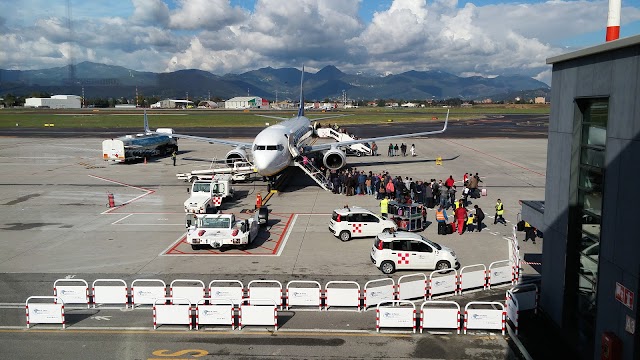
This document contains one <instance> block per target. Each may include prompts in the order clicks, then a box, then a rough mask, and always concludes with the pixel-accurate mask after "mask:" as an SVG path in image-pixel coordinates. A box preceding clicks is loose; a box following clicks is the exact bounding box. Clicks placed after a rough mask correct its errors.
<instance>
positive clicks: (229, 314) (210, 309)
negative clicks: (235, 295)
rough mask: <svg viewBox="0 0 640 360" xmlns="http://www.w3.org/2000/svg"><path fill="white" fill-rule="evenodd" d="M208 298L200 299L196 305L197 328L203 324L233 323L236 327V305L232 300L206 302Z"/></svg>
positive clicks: (232, 327) (227, 324)
mask: <svg viewBox="0 0 640 360" xmlns="http://www.w3.org/2000/svg"><path fill="white" fill-rule="evenodd" d="M205 301H207V300H206V299H202V300H200V301H199V302H198V303H197V305H196V330H199V329H200V326H202V325H226V326H229V325H231V330H233V329H234V328H235V316H234V307H235V304H234V303H233V302H232V301H231V300H215V301H211V303H210V304H205Z"/></svg>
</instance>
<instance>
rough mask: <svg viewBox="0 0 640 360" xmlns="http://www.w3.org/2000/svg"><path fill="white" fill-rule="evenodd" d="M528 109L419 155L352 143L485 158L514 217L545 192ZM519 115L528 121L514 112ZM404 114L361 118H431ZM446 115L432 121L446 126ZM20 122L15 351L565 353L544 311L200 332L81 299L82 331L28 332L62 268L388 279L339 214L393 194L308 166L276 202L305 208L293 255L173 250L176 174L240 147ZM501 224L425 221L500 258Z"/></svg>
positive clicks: (0, 266) (472, 163)
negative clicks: (517, 132) (113, 145)
mask: <svg viewBox="0 0 640 360" xmlns="http://www.w3.org/2000/svg"><path fill="white" fill-rule="evenodd" d="M523 121H525V122H526V121H529V126H530V127H531V129H532V130H531V131H528V132H527V131H522V132H523V133H524V134H523V135H522V136H523V137H522V138H521V139H519V140H512V139H508V136H505V135H503V136H499V137H504V138H505V140H503V141H494V140H493V139H482V138H483V137H487V138H493V137H494V135H495V134H497V133H500V131H499V130H500V129H501V128H504V127H506V126H507V125H508V124H506V125H505V124H503V125H501V126H495V127H491V128H490V129H488V128H489V127H482V126H478V125H472V122H471V123H469V124H467V125H464V126H463V125H458V126H459V127H460V129H459V130H460V131H467V134H475V133H478V134H480V135H479V138H478V139H476V138H475V136H473V138H461V139H455V137H449V131H453V130H454V129H455V128H456V127H455V126H453V125H454V124H453V123H452V124H450V129H451V130H448V131H447V137H433V138H431V139H414V140H415V142H416V145H417V149H418V156H417V157H416V158H411V157H393V158H392V157H387V156H379V157H377V158H370V157H364V158H355V157H349V162H350V164H351V165H352V166H358V168H359V169H362V170H365V171H368V170H372V171H374V172H378V171H381V170H388V171H390V172H391V173H392V174H397V175H401V176H403V177H404V176H416V178H433V177H435V178H446V177H447V176H448V175H449V174H454V176H456V174H459V176H461V174H463V173H464V172H465V171H467V170H472V169H480V171H482V175H483V177H484V179H485V180H484V181H485V187H487V188H488V189H489V192H490V194H491V195H490V197H486V198H485V197H483V198H480V199H477V200H474V203H476V204H479V205H481V206H482V207H483V208H484V209H485V212H487V213H488V215H489V213H490V211H489V210H488V209H491V207H492V205H493V202H494V200H495V196H500V197H501V198H502V199H503V202H504V203H505V204H506V206H507V213H506V215H505V217H506V218H507V219H508V220H510V221H511V223H513V222H514V221H515V220H516V213H517V207H518V200H519V199H540V198H542V197H543V196H544V172H545V166H546V150H545V149H546V147H545V144H546V140H545V139H546V135H544V136H542V135H540V134H538V132H544V133H546V126H544V125H540V126H534V125H532V120H531V118H530V119H529V120H523ZM509 124H511V125H509V126H514V127H516V126H519V125H516V124H517V122H514V121H511V122H510V123H509ZM393 125H398V126H400V127H395V126H394V127H391V126H389V127H387V126H386V125H385V126H379V128H378V127H376V128H372V127H363V128H361V129H358V130H356V129H355V128H354V129H353V130H351V129H349V131H350V132H353V133H356V134H357V135H358V136H360V137H368V136H380V133H381V132H383V131H394V133H401V132H403V131H406V130H409V131H408V132H411V131H417V130H416V127H415V124H414V125H413V126H412V125H404V124H393ZM402 126H404V128H403V127H402ZM433 127H434V126H433V124H430V129H433ZM435 127H436V128H437V125H436V126H435ZM403 129H404V130H403ZM517 129H526V128H525V127H523V128H517ZM541 129H544V131H540V130H541ZM10 130H15V129H1V131H0V136H5V137H4V138H0V164H2V166H3V168H5V169H7V170H6V171H5V172H4V174H3V176H2V178H1V179H0V203H1V204H2V206H0V215H1V216H0V218H2V219H3V220H2V221H1V223H2V224H1V226H0V227H1V228H2V229H3V231H2V232H1V233H0V289H3V290H2V291H0V343H1V344H2V346H0V356H1V357H2V358H7V359H44V358H47V359H86V358H95V359H169V358H172V359H177V358H189V359H192V358H193V359H195V358H198V356H200V355H202V357H201V358H239V359H245V358H247V359H248V358H283V357H287V358H291V359H341V358H346V357H348V358H355V359H377V358H399V359H401V358H425V359H478V358H481V359H520V358H524V357H523V356H522V355H521V354H520V352H519V350H518V345H517V343H518V342H522V343H526V342H527V341H529V342H528V345H529V346H530V347H531V351H532V354H533V353H535V354H536V356H535V357H534V358H535V359H546V358H552V357H550V356H551V355H550V354H549V352H547V350H548V348H549V347H548V346H539V344H541V343H542V344H545V345H546V344H551V342H552V341H554V340H556V339H553V338H542V339H538V338H537V337H534V336H527V333H528V332H529V333H530V334H533V335H537V336H539V335H545V334H549V332H546V331H544V325H542V326H539V327H533V325H532V326H531V327H528V326H527V323H526V322H521V324H520V331H521V334H522V335H521V336H520V337H518V338H517V339H515V340H514V338H511V337H509V336H502V335H500V334H499V332H498V333H496V332H482V331H480V332H474V333H473V334H470V335H466V336H463V335H456V334H455V333H454V334H451V333H450V332H447V333H445V334H441V335H438V334H423V335H419V334H416V335H413V334H411V332H410V331H406V330H400V331H399V332H390V331H382V332H381V333H376V332H375V330H374V329H375V311H372V310H369V311H368V312H362V313H357V312H349V311H345V312H342V311H337V312H331V311H330V312H325V311H322V312H319V311H289V312H287V311H283V312H282V314H281V320H279V322H280V323H281V324H280V325H281V328H280V329H278V331H277V332H276V331H274V330H273V328H271V329H269V328H268V327H267V328H265V327H258V328H247V329H243V330H241V331H239V330H234V331H229V330H226V329H225V330H212V331H205V330H200V331H195V330H193V331H188V330H186V328H185V327H181V326H161V327H160V328H159V329H158V330H155V331H154V330H152V317H151V311H150V310H149V309H146V310H144V309H136V310H130V311H121V310H108V309H98V310H93V309H89V310H87V309H81V308H77V307H76V308H73V307H69V309H68V310H67V311H68V314H69V317H68V321H69V322H68V327H67V329H66V330H64V331H62V330H59V329H60V326H56V325H46V324H40V325H36V326H35V327H33V328H31V329H29V330H26V329H25V312H24V301H25V300H26V298H27V297H28V296H32V295H51V289H52V285H53V282H54V281H55V280H56V279H64V278H69V279H73V278H75V279H86V280H87V281H89V283H91V281H92V280H95V279H97V278H120V279H125V280H126V282H127V283H128V284H130V283H131V281H132V280H133V279H136V278H141V277H142V278H161V279H164V280H165V281H166V282H167V284H168V283H169V282H170V281H171V280H173V279H178V278H182V279H202V280H205V281H207V280H211V279H215V278H224V279H240V280H241V281H243V282H244V284H245V285H246V284H247V283H248V282H249V281H251V280H256V279H261V280H263V279H277V280H279V281H282V282H283V283H284V282H285V281H288V280H293V279H296V280H299V279H304V280H316V281H320V282H321V283H323V284H324V283H325V282H327V281H331V280H351V281H357V282H360V283H364V282H365V281H368V280H373V279H379V278H380V277H381V273H380V272H379V270H378V269H376V268H375V267H373V266H372V264H371V262H370V261H369V259H368V253H369V251H370V248H371V239H364V240H362V241H351V242H348V243H341V242H340V241H339V240H337V239H335V238H333V237H332V236H331V235H330V234H328V232H327V229H326V216H327V214H330V212H331V210H332V209H334V208H335V207H336V206H339V207H341V206H342V205H343V203H345V202H348V203H349V204H352V205H360V206H364V207H368V208H371V209H376V207H377V206H378V202H377V201H375V199H373V198H371V197H367V196H354V197H351V198H347V197H344V196H342V195H333V194H328V193H326V192H324V191H322V190H321V189H319V188H318V187H317V186H316V185H314V184H312V183H309V182H308V181H307V182H305V181H300V179H295V180H296V181H292V182H291V184H290V187H288V188H287V189H284V190H283V191H281V192H280V193H279V194H278V195H277V196H274V197H273V198H272V199H271V200H270V201H269V203H268V204H267V205H268V206H269V207H270V208H271V210H272V211H273V212H276V213H279V214H282V215H283V216H286V215H287V214H293V213H296V214H297V215H296V217H292V219H295V221H292V223H291V231H290V235H291V236H290V237H289V238H288V242H287V243H286V247H285V251H284V252H283V254H282V256H278V257H270V258H269V257H259V258H256V257H203V256H197V255H196V256H192V255H190V254H186V256H165V254H164V252H165V251H166V249H167V248H168V247H170V246H171V245H172V244H173V243H174V241H175V240H176V239H179V238H180V236H182V234H183V233H184V226H183V225H182V224H183V221H184V220H183V219H184V213H183V210H182V201H184V199H186V196H187V194H186V192H185V188H186V185H185V184H184V183H182V182H181V181H178V180H177V179H175V173H177V172H185V171H189V170H192V169H194V168H195V167H198V166H208V165H209V161H210V160H211V157H212V156H222V155H224V153H225V152H226V151H227V150H228V147H225V146H219V145H211V144H204V143H199V142H190V141H183V142H182V143H181V153H180V155H179V159H178V166H176V167H173V166H171V165H170V164H171V160H170V159H164V158H157V159H150V160H149V163H148V164H142V163H137V164H131V165H116V164H106V163H104V162H103V161H102V160H101V159H99V157H100V153H101V151H100V145H99V144H100V141H101V138H104V137H108V136H109V134H104V133H103V132H102V130H97V129H96V130H93V131H94V133H93V135H92V136H89V135H88V134H86V133H85V132H84V129H83V131H82V132H74V130H69V129H33V130H32V132H28V131H27V132H24V133H20V135H18V136H16V135H15V133H14V134H13V135H11V134H12V133H11V131H10ZM27 130H28V129H27ZM51 130H53V131H51ZM193 130H194V132H192V133H194V134H199V135H203V136H213V135H207V134H206V133H204V132H202V130H203V129H193ZM20 131H24V129H20ZM212 131H223V132H225V131H228V134H229V135H228V136H229V137H233V138H245V137H249V136H251V135H250V133H251V131H253V130H251V129H247V128H234V129H222V130H221V129H218V130H216V129H212ZM255 131H256V132H257V131H259V129H255ZM418 131H421V130H418ZM181 132H185V133H191V132H188V131H186V130H185V131H182V130H181ZM503 133H504V132H503ZM507 133H508V132H507ZM367 134H371V135H367ZM118 135H122V133H119V134H118ZM468 136H471V135H468ZM527 136H529V137H531V138H529V139H527ZM452 138H453V139H452ZM61 139H62V140H61ZM399 140H402V139H399ZM414 140H409V141H414ZM382 148H383V150H384V147H382ZM383 152H384V151H383ZM436 156H442V158H443V159H444V165H443V166H437V165H435V162H434V159H435V157H436ZM456 177H458V176H456ZM238 190H239V192H240V193H241V194H242V195H240V196H239V199H236V201H234V202H233V203H232V204H229V206H230V207H229V208H228V211H238V210H240V209H245V208H252V206H253V200H254V197H255V194H256V192H257V191H264V190H265V189H264V184H263V183H261V182H255V183H248V184H239V185H238ZM105 192H112V193H114V194H115V197H116V201H117V202H118V205H120V204H122V203H123V202H125V201H126V202H129V201H131V202H130V203H128V205H126V206H123V207H122V208H118V209H116V211H114V212H113V213H105V210H106V209H105V202H106V196H105ZM145 193H146V194H147V195H144V194H145ZM141 194H143V195H144V197H141ZM234 209H235V210H234ZM317 216H320V217H317ZM429 216H430V217H432V216H433V214H429ZM486 223H487V229H486V230H487V231H483V232H482V234H465V235H463V236H458V235H455V234H454V235H450V236H444V237H438V235H435V229H434V227H429V228H427V229H426V230H425V231H424V235H425V236H427V237H430V238H432V239H433V240H435V241H437V242H440V243H442V244H444V245H447V246H450V247H452V248H455V250H456V253H457V254H458V257H459V258H460V259H461V261H462V262H463V263H465V264H474V263H486V264H488V263H489V262H491V261H496V260H502V259H504V257H505V256H506V246H505V245H504V238H503V237H504V236H509V235H510V230H509V227H504V228H503V227H495V226H494V225H492V224H491V223H490V219H488V220H486ZM542 243H543V241H539V242H538V244H539V245H538V246H534V245H532V244H530V243H526V244H521V251H522V252H523V253H524V254H525V255H524V256H525V259H527V258H528V259H531V258H535V256H539V253H540V252H541V246H542ZM539 270H540V268H539V267H537V268H536V266H535V265H531V266H529V265H527V266H526V272H527V273H530V274H535V273H536V272H537V271H539ZM410 273H413V272H406V271H405V272H400V273H398V274H394V276H393V278H394V279H397V278H398V277H400V276H402V275H407V274H410ZM507 288H508V287H507ZM505 290H506V288H504V287H500V288H495V289H492V290H491V291H479V292H474V293H470V294H468V295H463V296H456V297H454V298H451V299H452V300H455V301H457V302H459V303H460V304H461V305H462V306H464V304H466V303H467V302H468V301H472V300H473V301H477V300H480V301H502V300H503V299H504V291H505ZM531 324H533V322H531ZM541 329H542V330H541ZM532 330H533V332H531V331H532ZM205 353H206V354H207V355H206V356H205V355H204V354H205Z"/></svg>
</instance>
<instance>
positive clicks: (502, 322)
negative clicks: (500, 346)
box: [464, 301, 507, 335]
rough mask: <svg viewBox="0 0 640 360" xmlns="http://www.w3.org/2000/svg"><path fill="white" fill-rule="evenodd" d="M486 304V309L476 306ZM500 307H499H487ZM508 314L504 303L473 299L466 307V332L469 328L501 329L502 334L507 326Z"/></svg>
mask: <svg viewBox="0 0 640 360" xmlns="http://www.w3.org/2000/svg"><path fill="white" fill-rule="evenodd" d="M476 306H484V307H485V308H484V309H480V308H476ZM487 307H499V309H493V308H487ZM506 317H507V314H506V312H505V311H504V305H502V304H501V303H499V302H495V301H493V302H491V301H471V302H469V303H467V305H466V306H465V307H464V333H465V334H466V333H467V330H501V331H502V335H504V331H505V328H506V322H507V320H506Z"/></svg>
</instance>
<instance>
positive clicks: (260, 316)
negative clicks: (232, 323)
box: [238, 298, 278, 331]
mask: <svg viewBox="0 0 640 360" xmlns="http://www.w3.org/2000/svg"><path fill="white" fill-rule="evenodd" d="M250 300H251V301H250V303H249V304H243V305H240V311H239V313H238V325H239V329H240V330H242V327H243V326H247V325H263V326H272V325H273V326H274V330H275V331H277V330H278V304H277V303H276V302H275V301H274V300H273V299H259V298H254V299H250Z"/></svg>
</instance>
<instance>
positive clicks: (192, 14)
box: [0, 0, 640, 83]
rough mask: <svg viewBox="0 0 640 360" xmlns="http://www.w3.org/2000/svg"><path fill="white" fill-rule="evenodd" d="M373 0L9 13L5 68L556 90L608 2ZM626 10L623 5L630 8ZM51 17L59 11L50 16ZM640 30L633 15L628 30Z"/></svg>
mask: <svg viewBox="0 0 640 360" xmlns="http://www.w3.org/2000/svg"><path fill="white" fill-rule="evenodd" d="M362 1H364V0H296V1H286V2H285V1H281V0H258V1H257V2H256V3H255V8H254V9H244V8H240V7H237V6H236V7H234V6H232V5H231V4H230V2H229V1H228V0H188V1H187V0H175V1H172V2H169V1H168V0H131V3H123V4H119V5H118V6H114V5H113V3H112V2H108V1H106V0H94V1H91V2H72V4H73V5H74V6H73V8H72V12H73V13H72V14H73V27H72V29H73V32H72V33H70V32H69V29H68V24H67V21H66V9H65V6H64V4H61V3H58V2H54V3H53V4H52V5H47V4H49V2H46V1H44V0H25V1H22V2H19V4H18V3H7V4H6V6H7V8H6V10H7V11H6V12H5V14H9V13H10V14H15V16H11V17H9V16H6V15H3V16H2V17H0V29H1V31H0V41H1V43H2V44H3V46H2V47H0V68H11V69H16V68H21V69H37V68H43V67H53V66H64V65H67V64H68V63H69V62H71V61H74V62H80V61H84V60H91V61H96V62H103V63H107V64H114V65H121V66H125V67H129V68H132V69H135V70H146V71H173V70H177V69H184V68H198V69H202V70H207V71H211V72H213V73H216V74H224V73H229V72H233V73H239V72H244V71H248V70H252V69H257V68H260V67H265V66H272V67H292V66H295V67H298V66H300V64H302V63H304V64H305V66H307V67H308V68H317V69H319V68H322V67H324V66H326V65H335V66H337V67H338V68H340V69H341V70H343V71H346V72H353V73H355V72H357V71H365V72H367V73H385V72H389V71H390V72H393V73H400V72H403V71H407V70H412V69H415V70H442V71H447V72H451V73H454V74H468V75H470V74H475V75H483V76H495V75H508V74H523V75H528V76H532V77H535V78H537V79H539V80H542V81H545V82H547V83H548V81H550V72H549V71H550V66H549V65H546V62H545V61H546V59H547V58H549V57H551V56H555V55H558V54H561V53H566V52H567V51H569V50H571V48H569V49H568V48H567V47H566V46H567V41H571V40H572V39H576V38H579V37H581V36H582V37H586V35H585V34H593V33H594V32H598V31H601V32H602V37H601V40H600V39H598V41H597V42H595V43H599V42H601V41H602V42H603V41H604V28H605V26H606V15H607V1H604V0H593V1H587V0H576V1H547V2H534V3H530V4H527V3H524V2H523V1H520V2H519V3H515V2H505V3H501V4H498V3H496V4H492V5H483V6H479V5H474V4H473V3H471V2H464V3H463V2H459V1H457V0H434V1H432V0H429V1H427V0H395V1H393V2H392V3H391V5H390V6H389V7H388V9H379V10H378V11H377V12H376V13H374V15H373V18H372V21H371V22H370V23H364V22H363V21H362V20H361V19H360V18H359V17H358V13H359V10H360V7H361V6H363V4H364V3H363V2H362ZM624 5H625V4H623V6H624ZM47 6H49V7H47ZM633 21H636V22H637V21H640V8H638V6H628V5H627V6H626V7H623V12H622V24H623V27H624V24H625V23H628V22H633Z"/></svg>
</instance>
